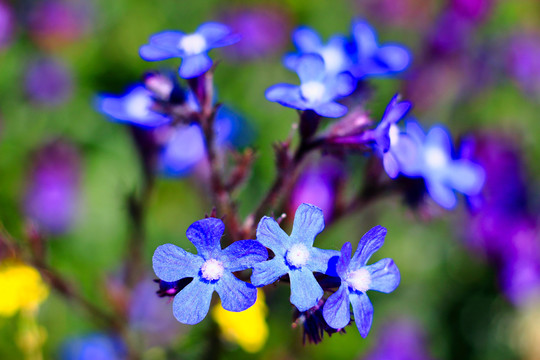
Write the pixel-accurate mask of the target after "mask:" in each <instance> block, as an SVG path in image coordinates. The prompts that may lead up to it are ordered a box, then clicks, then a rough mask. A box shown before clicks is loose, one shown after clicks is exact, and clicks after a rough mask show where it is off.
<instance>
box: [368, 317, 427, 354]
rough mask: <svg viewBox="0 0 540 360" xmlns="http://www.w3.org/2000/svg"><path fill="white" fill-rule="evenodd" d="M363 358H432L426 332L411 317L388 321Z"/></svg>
mask: <svg viewBox="0 0 540 360" xmlns="http://www.w3.org/2000/svg"><path fill="white" fill-rule="evenodd" d="M362 359H363V360H430V359H432V357H431V356H430V355H429V352H428V349H427V346H426V341H425V339H424V334H423V331H422V329H421V328H420V326H419V325H418V324H417V323H416V322H415V321H413V320H411V319H398V320H394V321H391V322H388V323H386V324H385V325H384V326H383V328H382V329H381V331H380V336H379V339H378V340H377V343H376V344H375V346H374V347H373V349H372V350H371V351H370V352H369V353H368V354H367V355H366V356H365V357H363V358H362Z"/></svg>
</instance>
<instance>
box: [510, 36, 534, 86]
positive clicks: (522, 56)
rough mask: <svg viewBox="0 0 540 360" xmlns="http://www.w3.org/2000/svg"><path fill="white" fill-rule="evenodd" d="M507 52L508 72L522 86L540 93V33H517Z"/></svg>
mask: <svg viewBox="0 0 540 360" xmlns="http://www.w3.org/2000/svg"><path fill="white" fill-rule="evenodd" d="M506 54H507V60H506V62H507V68H508V72H509V73H510V75H511V76H512V77H513V78H514V79H515V80H516V81H517V83H518V84H519V85H520V87H521V88H522V89H523V90H524V91H526V92H528V93H531V94H532V95H537V94H540V80H538V79H540V35H539V34H537V33H525V34H518V35H515V36H514V37H513V38H512V39H510V44H509V45H508V48H507V51H506Z"/></svg>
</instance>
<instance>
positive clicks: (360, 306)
mask: <svg viewBox="0 0 540 360" xmlns="http://www.w3.org/2000/svg"><path fill="white" fill-rule="evenodd" d="M385 236H386V229H385V228H384V227H382V226H380V225H378V226H375V227H374V228H373V229H371V230H369V231H368V232H367V233H366V234H365V235H364V236H362V239H360V243H359V244H358V248H357V249H356V252H355V253H354V256H353V257H352V259H351V252H352V246H351V243H350V242H346V243H345V244H344V245H343V247H342V248H341V256H340V258H339V260H338V262H337V265H336V271H337V275H338V276H339V278H340V279H341V285H340V287H339V289H338V290H337V291H336V292H335V293H333V294H332V295H330V297H329V298H328V300H327V301H326V303H325V305H324V308H323V316H324V319H325V320H326V322H327V323H328V325H330V326H331V327H333V328H334V329H341V328H343V327H345V326H347V324H348V323H349V322H350V320H351V313H350V307H349V303H350V304H351V305H352V308H353V313H354V321H355V322H356V326H357V327H358V331H360V335H362V337H366V336H367V334H368V333H369V330H370V328H371V323H372V321H373V305H372V304H371V301H370V300H369V298H368V296H367V294H366V291H368V290H375V291H380V292H384V293H390V292H392V291H394V290H395V289H396V288H397V286H398V285H399V281H400V274H399V270H398V268H397V266H396V264H394V261H393V260H392V259H388V258H386V259H382V260H380V261H378V262H376V263H375V264H371V265H366V263H367V262H368V260H369V258H370V257H371V255H373V253H375V252H376V251H377V250H379V249H380V247H381V246H382V245H383V243H384V237H385Z"/></svg>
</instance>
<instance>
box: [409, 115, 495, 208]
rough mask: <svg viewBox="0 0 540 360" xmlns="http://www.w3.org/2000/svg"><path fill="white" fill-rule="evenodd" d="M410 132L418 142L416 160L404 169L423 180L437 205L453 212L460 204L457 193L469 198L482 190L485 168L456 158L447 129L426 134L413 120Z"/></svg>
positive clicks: (436, 129)
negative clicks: (453, 154) (457, 204)
mask: <svg viewBox="0 0 540 360" xmlns="http://www.w3.org/2000/svg"><path fill="white" fill-rule="evenodd" d="M406 133H407V134H408V135H409V136H410V137H411V138H412V139H413V140H414V142H415V143H416V151H415V160H414V162H413V163H411V164H410V166H407V167H405V168H401V169H400V170H401V172H402V173H403V174H404V175H406V176H409V177H416V176H420V177H423V178H424V180H425V182H426V188H427V191H428V193H429V195H430V196H431V197H432V199H433V200H435V202H437V203H438V204H439V205H441V206H442V207H444V208H447V209H451V208H453V207H454V206H455V205H456V195H455V194H454V191H453V190H456V191H458V192H461V193H463V194H465V195H469V196H471V195H476V194H478V193H479V192H480V191H481V190H482V186H483V184H484V178H485V174H484V169H483V168H482V167H481V166H480V165H478V164H475V163H473V162H471V161H470V160H467V159H453V158H452V144H451V142H450V135H449V134H448V132H447V130H445V129H444V128H443V127H441V126H434V127H432V128H431V130H430V131H429V132H428V133H427V135H426V134H424V131H423V130H422V128H421V127H420V125H419V124H418V123H417V122H415V121H410V122H408V123H407V125H406Z"/></svg>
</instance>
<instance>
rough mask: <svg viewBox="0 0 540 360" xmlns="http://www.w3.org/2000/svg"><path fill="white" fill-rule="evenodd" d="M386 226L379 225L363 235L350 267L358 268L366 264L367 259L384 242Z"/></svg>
mask: <svg viewBox="0 0 540 360" xmlns="http://www.w3.org/2000/svg"><path fill="white" fill-rule="evenodd" d="M385 236H386V228H384V227H383V226H381V225H377V226H375V227H374V228H372V229H371V230H369V231H368V232H367V233H365V234H364V236H362V238H361V239H360V242H359V243H358V248H357V249H356V252H355V253H354V256H353V258H352V260H351V265H350V268H351V269H352V270H357V269H359V268H361V267H362V266H364V265H366V263H367V261H368V260H369V258H370V257H371V255H373V254H374V253H375V252H376V251H377V250H379V249H380V248H381V246H382V245H383V244H384V237H385Z"/></svg>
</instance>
